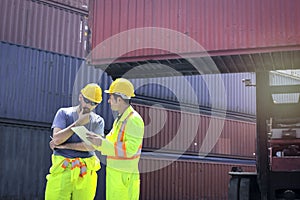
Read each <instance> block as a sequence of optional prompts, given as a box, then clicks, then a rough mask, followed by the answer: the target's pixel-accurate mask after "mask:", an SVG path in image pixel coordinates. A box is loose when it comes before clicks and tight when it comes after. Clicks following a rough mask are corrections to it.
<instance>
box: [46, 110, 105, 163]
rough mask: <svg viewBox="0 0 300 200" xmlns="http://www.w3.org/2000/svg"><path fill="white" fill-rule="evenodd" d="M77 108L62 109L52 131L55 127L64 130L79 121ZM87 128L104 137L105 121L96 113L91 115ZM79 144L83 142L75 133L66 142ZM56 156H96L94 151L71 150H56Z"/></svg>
mask: <svg viewBox="0 0 300 200" xmlns="http://www.w3.org/2000/svg"><path fill="white" fill-rule="evenodd" d="M76 108H77V107H69V108H60V109H59V110H58V111H57V113H56V115H55V117H54V120H53V123H52V129H53V128H55V127H56V128H61V129H64V128H66V127H68V126H70V125H71V124H72V123H74V122H75V121H76V120H77V119H78V114H77V111H76ZM85 127H86V128H87V129H88V130H90V131H92V132H94V133H96V134H99V135H102V136H103V135H104V120H103V118H102V117H100V116H99V115H97V114H96V113H94V112H91V113H90V122H89V123H88V124H86V125H85ZM77 142H82V140H81V139H80V138H79V137H78V136H77V135H76V134H75V133H74V134H73V135H72V136H71V137H70V138H69V139H68V140H67V141H65V143H77ZM65 143H64V144H65ZM54 154H55V155H61V156H64V157H67V158H88V157H91V156H93V155H95V154H94V152H93V151H76V150H71V149H54Z"/></svg>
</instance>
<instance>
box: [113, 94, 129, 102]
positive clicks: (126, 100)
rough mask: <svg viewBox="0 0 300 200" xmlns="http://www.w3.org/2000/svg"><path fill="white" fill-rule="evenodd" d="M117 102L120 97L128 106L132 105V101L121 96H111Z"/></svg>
mask: <svg viewBox="0 0 300 200" xmlns="http://www.w3.org/2000/svg"><path fill="white" fill-rule="evenodd" d="M111 95H112V96H113V97H114V99H115V100H117V98H118V97H120V98H121V99H122V100H123V101H124V102H125V103H126V104H130V103H131V99H124V98H122V96H121V95H118V94H111Z"/></svg>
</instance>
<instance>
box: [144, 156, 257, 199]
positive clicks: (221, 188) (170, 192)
mask: <svg viewBox="0 0 300 200" xmlns="http://www.w3.org/2000/svg"><path fill="white" fill-rule="evenodd" d="M168 162H170V160H167V159H157V158H155V157H152V158H151V157H150V158H144V157H142V158H141V161H140V166H141V168H143V169H145V168H146V169H151V168H153V167H155V166H160V165H167V167H165V168H163V169H160V170H157V171H153V172H148V173H142V174H141V193H140V194H141V195H140V196H141V197H140V199H142V200H153V199H172V200H183V199H186V200H188V199H211V200H214V199H215V200H226V199H228V196H227V192H228V183H229V179H230V176H229V175H228V172H229V171H231V168H232V167H233V166H235V167H242V169H243V170H244V171H247V172H251V171H252V172H254V171H255V165H252V166H251V165H242V164H228V163H221V162H219V163H218V162H203V161H191V160H177V161H175V162H173V163H172V164H169V163H168Z"/></svg>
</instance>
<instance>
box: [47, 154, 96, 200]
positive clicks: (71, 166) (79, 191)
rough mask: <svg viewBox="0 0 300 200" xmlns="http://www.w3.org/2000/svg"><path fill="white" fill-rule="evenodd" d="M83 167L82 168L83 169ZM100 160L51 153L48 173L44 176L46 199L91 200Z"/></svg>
mask: <svg viewBox="0 0 300 200" xmlns="http://www.w3.org/2000/svg"><path fill="white" fill-rule="evenodd" d="M83 169H84V170H83ZM99 169H100V161H99V159H98V158H97V157H96V156H92V157H90V158H76V159H72V158H70V159H66V158H65V157H63V156H59V155H52V166H51V168H50V174H48V175H47V176H46V179H47V185H46V191H45V199H46V200H70V199H72V200H83V199H84V200H92V199H94V197H95V193H96V187H97V173H96V172H97V171H98V170H99Z"/></svg>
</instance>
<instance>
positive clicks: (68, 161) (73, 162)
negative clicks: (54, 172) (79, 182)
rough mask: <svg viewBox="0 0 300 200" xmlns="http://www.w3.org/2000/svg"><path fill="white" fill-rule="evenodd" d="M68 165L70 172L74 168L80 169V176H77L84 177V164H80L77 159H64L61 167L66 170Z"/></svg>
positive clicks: (85, 169) (85, 171)
mask: <svg viewBox="0 0 300 200" xmlns="http://www.w3.org/2000/svg"><path fill="white" fill-rule="evenodd" d="M69 164H71V170H73V169H75V168H76V167H78V168H80V174H79V176H80V177H84V175H86V173H87V168H86V164H85V163H83V162H80V160H79V158H75V159H69V158H65V160H64V162H63V164H62V165H61V167H62V168H64V169H66V168H67V167H68V165H69Z"/></svg>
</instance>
